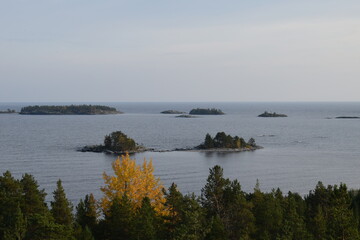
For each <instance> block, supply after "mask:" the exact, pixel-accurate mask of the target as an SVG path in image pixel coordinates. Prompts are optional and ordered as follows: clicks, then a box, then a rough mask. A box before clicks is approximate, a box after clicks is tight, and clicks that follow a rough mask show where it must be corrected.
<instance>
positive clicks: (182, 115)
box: [176, 114, 197, 118]
mask: <svg viewBox="0 0 360 240" xmlns="http://www.w3.org/2000/svg"><path fill="white" fill-rule="evenodd" d="M176 118H197V117H196V116H194V115H188V114H181V115H178V116H176Z"/></svg>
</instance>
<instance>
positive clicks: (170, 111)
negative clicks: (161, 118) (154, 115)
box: [161, 110, 185, 114]
mask: <svg viewBox="0 0 360 240" xmlns="http://www.w3.org/2000/svg"><path fill="white" fill-rule="evenodd" d="M161 113H162V114H183V113H185V112H180V111H176V110H166V111H162V112H161Z"/></svg>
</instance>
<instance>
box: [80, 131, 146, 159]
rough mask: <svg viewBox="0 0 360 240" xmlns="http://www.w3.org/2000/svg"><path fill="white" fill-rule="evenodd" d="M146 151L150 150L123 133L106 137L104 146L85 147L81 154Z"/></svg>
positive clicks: (117, 132)
mask: <svg viewBox="0 0 360 240" xmlns="http://www.w3.org/2000/svg"><path fill="white" fill-rule="evenodd" d="M146 150H149V149H146V148H145V147H143V146H141V145H139V144H137V143H136V142H135V141H134V139H132V138H130V137H128V136H127V135H126V134H124V133H123V132H121V131H116V132H112V133H110V134H109V135H106V136H105V137H104V144H103V145H91V146H85V147H83V148H81V149H80V151H81V152H104V153H110V154H124V153H137V152H144V151H146Z"/></svg>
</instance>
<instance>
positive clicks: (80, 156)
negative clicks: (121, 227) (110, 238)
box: [0, 103, 360, 203]
mask: <svg viewBox="0 0 360 240" xmlns="http://www.w3.org/2000/svg"><path fill="white" fill-rule="evenodd" d="M32 104H33V103H16V104H15V103H14V104H12V103H0V110H5V109H7V108H12V109H16V110H19V109H20V108H21V107H22V106H27V105H32ZM52 104H53V103H52ZM106 105H110V106H114V107H116V108H117V109H118V110H121V111H124V112H125V114H121V115H107V116H99V115H98V116H27V115H18V114H0V171H1V172H4V171H6V170H10V171H11V172H12V173H13V174H14V176H15V177H21V175H22V174H24V173H26V172H27V173H30V174H33V175H34V176H35V178H36V179H37V180H38V182H39V184H40V186H41V187H42V188H45V190H46V191H47V192H48V193H49V196H48V200H50V199H51V192H52V191H53V190H54V188H55V185H56V181H57V180H58V179H59V178H61V179H62V181H63V185H64V187H65V190H66V192H67V195H68V197H69V199H71V200H72V201H73V202H74V203H76V202H77V201H78V200H79V199H80V198H83V197H84V196H85V194H88V193H91V192H92V193H94V194H95V196H96V197H97V198H100V197H101V192H100V190H99V188H100V186H102V185H103V181H102V173H103V172H104V171H106V172H107V173H111V171H112V170H111V162H112V161H113V160H114V159H115V157H114V156H111V155H105V154H102V153H82V152H78V151H76V150H77V149H78V148H80V147H82V146H84V145H91V144H100V143H102V141H103V138H104V135H106V134H109V133H110V132H113V131H117V130H120V131H123V132H125V133H126V134H127V135H128V136H130V137H132V138H134V139H135V141H136V142H138V143H141V144H143V145H145V146H147V147H151V148H155V149H159V150H169V149H174V148H182V147H192V146H195V145H198V144H200V143H201V142H202V141H203V139H204V136H205V134H206V133H210V134H213V135H214V134H216V132H219V131H225V132H226V133H228V134H231V135H239V136H242V137H244V138H245V139H249V138H250V137H254V138H255V139H256V142H257V143H258V144H259V145H261V146H263V147H264V149H262V150H257V151H255V152H244V153H228V154H220V153H197V152H163V153H155V152H147V153H141V154H136V155H134V157H135V158H136V159H137V160H139V161H142V159H144V158H147V159H149V158H152V159H153V163H154V166H155V174H156V175H157V176H159V177H160V178H161V180H162V181H163V183H164V184H165V185H166V186H169V185H170V184H171V183H172V182H176V183H177V184H178V186H179V188H180V190H181V191H182V192H184V193H188V192H195V193H197V194H199V193H200V191H201V188H202V187H203V186H204V184H205V181H206V177H207V175H208V172H209V168H211V167H213V166H214V165H216V164H219V165H221V166H222V167H223V168H224V173H225V176H226V177H229V178H231V179H235V178H237V179H238V180H239V181H240V183H241V185H242V188H243V189H244V190H245V191H248V192H249V191H252V189H253V187H254V185H255V183H256V179H259V181H260V186H261V188H262V190H265V191H270V190H271V189H272V188H276V187H280V188H281V189H282V190H283V191H284V192H287V191H296V192H299V193H301V194H306V193H308V191H309V190H310V189H313V188H314V187H315V185H316V183H317V182H318V181H323V182H324V183H325V184H338V183H340V182H345V183H346V184H347V185H348V186H349V187H351V188H360V174H358V169H360V150H359V149H360V148H359V146H360V120H358V119H334V117H336V116H360V103H106ZM196 107H206V108H208V107H216V108H221V109H222V110H223V111H224V112H225V113H226V115H223V116H201V117H198V118H189V119H185V118H175V117H174V115H163V114H159V112H161V111H163V110H168V109H174V110H179V111H186V112H188V111H189V110H191V109H192V108H196ZM265 110H268V111H276V112H279V113H285V114H287V115H288V116H289V117H288V118H258V117H256V116H257V115H258V114H260V113H262V112H264V111H265ZM328 118H332V119H328Z"/></svg>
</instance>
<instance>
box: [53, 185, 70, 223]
mask: <svg viewBox="0 0 360 240" xmlns="http://www.w3.org/2000/svg"><path fill="white" fill-rule="evenodd" d="M56 186H57V188H56V189H55V191H54V192H53V195H54V201H52V202H51V203H50V204H51V214H52V216H53V217H54V219H55V222H56V223H57V224H60V225H65V226H69V227H70V226H71V225H72V223H73V215H72V204H71V203H70V202H69V200H68V199H67V198H66V194H65V191H64V188H63V186H62V183H61V180H60V179H59V180H58V181H57V183H56Z"/></svg>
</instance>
